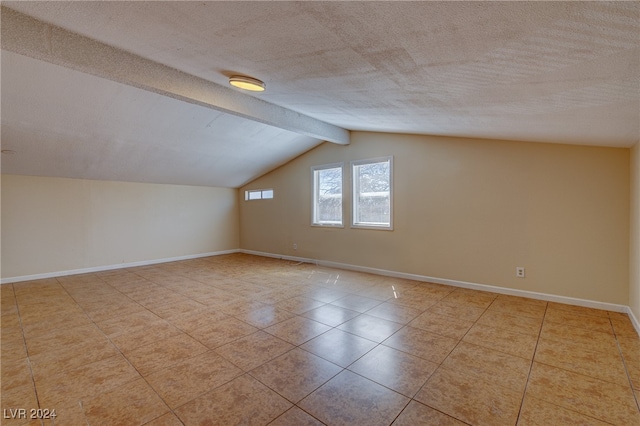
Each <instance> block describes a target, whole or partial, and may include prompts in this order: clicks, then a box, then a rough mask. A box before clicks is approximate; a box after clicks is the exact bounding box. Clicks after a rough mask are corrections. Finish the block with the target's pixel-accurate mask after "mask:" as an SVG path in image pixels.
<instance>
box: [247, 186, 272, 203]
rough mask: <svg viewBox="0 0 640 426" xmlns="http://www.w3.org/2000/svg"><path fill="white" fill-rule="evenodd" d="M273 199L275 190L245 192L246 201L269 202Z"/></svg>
mask: <svg viewBox="0 0 640 426" xmlns="http://www.w3.org/2000/svg"><path fill="white" fill-rule="evenodd" d="M271 198H273V189H251V190H248V191H244V199H245V201H250V200H267V199H271Z"/></svg>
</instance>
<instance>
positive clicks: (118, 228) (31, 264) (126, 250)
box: [1, 175, 239, 278]
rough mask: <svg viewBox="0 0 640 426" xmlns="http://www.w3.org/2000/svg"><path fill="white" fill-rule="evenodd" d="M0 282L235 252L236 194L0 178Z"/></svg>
mask: <svg viewBox="0 0 640 426" xmlns="http://www.w3.org/2000/svg"><path fill="white" fill-rule="evenodd" d="M1 183H2V277H3V278H8V277H16V276H25V275H33V274H43V273H52V272H60V271H68V270H75V269H84V268H93V267H99V266H109V265H118V264H121V263H131V262H140V261H148V260H155V259H163V258H172V257H180V256H188V255H196V254H201V253H209V252H215V251H223V250H230V249H237V248H238V244H239V243H238V238H239V230H238V203H237V190H235V189H222V188H206V187H190V186H176V185H156V184H143V183H124V182H108V181H92V180H80V179H61V178H48V177H32V176H16V175H2V182H1Z"/></svg>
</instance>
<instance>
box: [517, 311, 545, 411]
mask: <svg viewBox="0 0 640 426" xmlns="http://www.w3.org/2000/svg"><path fill="white" fill-rule="evenodd" d="M548 309H549V303H546V304H545V306H544V315H543V316H542V321H541V322H540V328H539V330H538V337H537V339H536V346H535V348H534V349H533V355H532V356H531V363H530V364H529V372H528V373H527V381H526V382H525V385H524V390H523V392H522V399H521V400H520V408H519V409H518V416H517V417H516V424H518V422H519V421H520V416H522V408H523V407H524V399H525V398H526V395H527V388H528V387H529V380H531V372H532V371H533V363H534V360H535V358H536V352H537V351H538V343H539V342H540V337H541V336H542V327H543V326H544V319H545V317H546V316H547V310H548Z"/></svg>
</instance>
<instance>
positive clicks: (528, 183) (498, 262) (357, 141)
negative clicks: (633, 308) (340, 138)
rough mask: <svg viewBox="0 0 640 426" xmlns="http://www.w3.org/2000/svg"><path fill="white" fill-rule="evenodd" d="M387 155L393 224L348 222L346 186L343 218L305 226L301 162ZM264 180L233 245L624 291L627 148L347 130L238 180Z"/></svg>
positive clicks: (587, 294) (523, 285)
mask: <svg viewBox="0 0 640 426" xmlns="http://www.w3.org/2000/svg"><path fill="white" fill-rule="evenodd" d="M386 155H393V156H394V188H395V193H394V230H393V231H381V230H363V229H351V228H350V227H349V225H348V223H349V222H348V221H349V220H350V218H349V214H350V213H349V212H350V201H349V199H348V198H347V206H346V207H347V208H346V209H345V213H346V218H345V220H346V221H347V226H346V227H345V228H344V229H328V228H318V227H311V226H310V217H311V213H310V210H311V202H310V197H311V195H310V179H311V172H310V168H311V166H314V165H321V164H328V163H334V162H339V161H345V162H346V163H347V165H348V162H349V161H351V160H358V159H366V158H373V157H380V156H386ZM347 176H348V174H347ZM271 187H272V188H274V189H275V199H273V200H263V201H249V202H245V201H240V229H241V234H240V247H241V248H242V249H246V250H255V251H262V252H269V253H273V254H281V255H289V256H299V257H305V258H312V259H319V260H326V261H333V262H340V263H346V264H351V265H358V266H365V267H373V268H380V269H386V270H392V271H397V272H404V273H412V274H419V275H425V276H431V277H436V278H444V279H451V280H459V281H466V282H473V283H479V284H487V285H494V286H501V287H508V288H512V289H519V290H527V291H534V292H542V293H548V294H554V295H560V296H567V297H574V298H581V299H588V300H595V301H600V302H607V303H616V304H623V305H627V304H628V303H629V222H630V221H629V150H628V149H614V148H597V147H583V146H568V145H556V144H536V143H522V142H517V143H514V142H500V141H488V140H469V139H457V138H443V137H428V136H413V135H397V134H380V133H366V132H354V133H353V134H352V143H351V144H350V145H349V146H339V145H334V144H328V143H326V144H323V145H321V146H320V147H318V148H316V149H314V150H312V151H310V152H308V153H306V154H305V155H303V156H301V157H298V158H297V159H295V160H294V161H292V162H290V163H288V164H286V165H285V166H283V167H281V168H279V169H277V170H275V171H273V172H271V173H269V174H267V175H265V176H263V177H261V178H259V179H257V180H255V181H254V182H252V183H250V184H249V185H247V186H245V187H244V188H241V189H242V190H244V189H254V188H271ZM347 187H348V185H347ZM347 190H348V193H350V190H349V188H347ZM241 195H242V192H241V193H240V194H239V196H241ZM294 243H296V244H297V245H298V249H297V250H293V244H294ZM516 266H524V267H526V275H527V276H526V278H524V279H522V278H516V277H515V268H516Z"/></svg>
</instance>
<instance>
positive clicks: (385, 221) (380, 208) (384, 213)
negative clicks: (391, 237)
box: [353, 160, 391, 227]
mask: <svg viewBox="0 0 640 426" xmlns="http://www.w3.org/2000/svg"><path fill="white" fill-rule="evenodd" d="M353 174H354V225H364V226H367V225H368V226H382V227H390V226H391V161H390V160H386V161H380V162H374V163H365V164H356V165H354V166H353Z"/></svg>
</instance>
